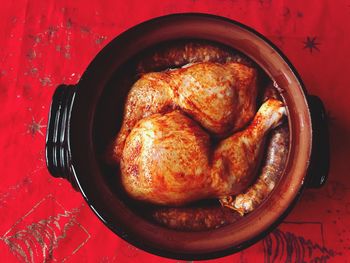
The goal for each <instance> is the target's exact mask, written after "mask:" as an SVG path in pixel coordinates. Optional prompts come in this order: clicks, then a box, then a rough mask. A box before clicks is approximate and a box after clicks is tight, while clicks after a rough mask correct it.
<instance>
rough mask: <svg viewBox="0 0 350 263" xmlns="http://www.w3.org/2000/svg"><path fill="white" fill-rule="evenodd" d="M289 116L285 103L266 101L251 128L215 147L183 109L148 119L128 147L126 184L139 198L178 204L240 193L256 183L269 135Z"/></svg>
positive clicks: (124, 157)
mask: <svg viewBox="0 0 350 263" xmlns="http://www.w3.org/2000/svg"><path fill="white" fill-rule="evenodd" d="M284 113H285V108H284V106H283V104H282V102H280V101H278V100H274V99H270V100H268V101H266V102H265V103H264V104H263V105H262V106H261V107H260V109H259V111H258V112H257V114H256V115H255V117H254V119H253V121H252V123H251V124H250V125H249V126H248V127H247V128H246V129H245V130H243V131H241V132H237V133H235V134H233V135H232V136H230V137H228V138H227V139H224V140H222V141H221V142H220V143H219V144H218V145H217V146H216V147H215V149H211V145H210V140H209V136H208V134H207V133H206V132H205V131H204V130H203V129H202V128H201V127H200V126H199V125H198V124H197V123H196V122H195V121H194V120H192V119H191V118H189V117H187V116H186V115H184V114H183V113H182V112H180V111H172V112H170V113H166V114H164V115H162V114H154V115H152V116H150V117H148V118H144V119H142V120H140V121H139V122H138V123H137V124H136V125H135V127H134V128H133V129H132V131H131V133H130V134H129V136H128V138H127V140H126V143H125V147H124V149H123V153H122V159H121V171H122V183H123V186H124V188H125V190H126V191H127V193H128V194H129V195H130V196H132V197H134V198H135V199H138V200H142V201H147V202H150V203H154V204H162V205H174V206H180V205H184V204H187V203H190V202H193V201H196V200H200V199H205V198H215V197H223V196H228V195H236V194H239V193H241V192H242V191H243V190H244V189H246V188H247V187H248V186H249V184H250V183H251V182H252V180H253V179H254V175H255V170H256V168H257V166H258V165H259V162H258V160H259V156H260V153H261V150H262V148H263V147H262V145H263V141H264V137H265V135H266V133H267V132H268V131H269V130H270V129H271V128H273V127H275V126H276V125H278V124H279V122H280V120H281V118H282V116H283V114H284Z"/></svg>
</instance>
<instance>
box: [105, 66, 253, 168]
mask: <svg viewBox="0 0 350 263" xmlns="http://www.w3.org/2000/svg"><path fill="white" fill-rule="evenodd" d="M256 75H257V73H256V70H255V69H254V68H252V67H249V66H246V65H243V64H239V63H236V62H227V63H224V64H219V63H213V62H203V63H196V64H189V65H186V66H184V67H182V68H179V69H174V70H168V71H163V72H152V73H147V74H144V75H142V76H141V78H140V79H139V80H138V81H137V82H136V83H135V84H134V85H133V87H132V88H131V91H130V92H129V94H128V97H127V100H126V104H125V111H124V119H123V123H122V127H121V130H120V132H119V134H118V136H117V138H116V140H115V141H114V142H113V145H112V147H111V148H112V151H111V152H112V153H111V155H112V158H110V159H112V160H114V161H115V162H116V163H119V161H120V158H121V155H122V152H123V149H124V143H125V140H126V138H127V137H128V135H129V133H130V131H131V130H132V129H133V128H134V126H135V124H136V123H137V122H138V121H140V120H141V119H143V118H145V117H148V116H152V115H154V114H157V113H159V114H165V113H168V112H171V111H174V110H175V109H178V110H181V111H182V112H184V113H185V114H187V115H188V116H189V117H190V118H192V119H194V120H195V121H196V122H198V124H199V125H200V126H201V127H202V128H204V129H205V130H206V131H207V132H209V133H210V134H211V135H213V136H216V137H219V138H222V137H224V136H227V135H229V134H230V133H232V132H234V131H237V130H239V129H241V128H243V127H244V126H245V125H247V123H248V122H249V121H250V120H251V119H252V118H253V116H254V114H255V112H256V94H257V87H256ZM175 115H176V114H175ZM177 115H178V114H177ZM172 117H174V116H173V115H170V117H169V118H172ZM176 118H180V117H176ZM181 118H182V117H181ZM186 123H187V122H186ZM198 129H199V128H198Z"/></svg>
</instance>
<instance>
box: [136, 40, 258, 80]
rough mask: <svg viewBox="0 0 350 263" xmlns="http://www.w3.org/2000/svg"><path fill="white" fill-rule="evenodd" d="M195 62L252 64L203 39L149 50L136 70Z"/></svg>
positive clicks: (150, 69) (239, 55) (141, 70)
mask: <svg viewBox="0 0 350 263" xmlns="http://www.w3.org/2000/svg"><path fill="white" fill-rule="evenodd" d="M197 62H216V63H226V62H237V63H240V64H245V65H248V66H251V65H252V62H251V61H249V60H248V59H247V58H245V57H244V56H242V55H241V54H239V53H237V52H233V51H232V50H228V49H226V48H223V47H222V46H219V45H215V44H213V43H207V42H203V41H191V42H182V43H174V44H170V45H167V46H165V47H163V48H157V50H155V51H153V52H149V53H148V54H146V55H145V56H144V57H143V58H142V60H141V61H140V62H139V63H138V64H137V71H138V72H139V73H145V72H151V71H160V70H164V69H168V68H174V67H181V66H183V65H185V64H188V63H197Z"/></svg>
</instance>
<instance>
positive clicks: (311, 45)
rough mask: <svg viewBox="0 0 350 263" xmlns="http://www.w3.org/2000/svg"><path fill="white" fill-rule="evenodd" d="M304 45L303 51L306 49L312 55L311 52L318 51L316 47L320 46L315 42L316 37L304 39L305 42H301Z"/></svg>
mask: <svg viewBox="0 0 350 263" xmlns="http://www.w3.org/2000/svg"><path fill="white" fill-rule="evenodd" d="M303 43H304V49H306V48H308V49H309V51H310V53H312V51H313V50H317V51H320V50H319V48H318V47H317V46H318V45H320V43H318V42H317V41H316V37H309V36H308V37H306V40H305V41H303Z"/></svg>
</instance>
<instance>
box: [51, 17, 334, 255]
mask: <svg viewBox="0 0 350 263" xmlns="http://www.w3.org/2000/svg"><path fill="white" fill-rule="evenodd" d="M179 39H204V40H210V41H215V42H218V43H222V44H224V45H226V46H229V47H232V48H234V49H236V50H238V51H241V52H242V53H244V54H245V55H247V56H248V57H250V58H251V59H252V60H253V61H255V62H256V63H257V64H258V65H259V66H260V67H261V68H262V69H263V70H264V71H265V72H266V73H267V75H268V76H269V77H270V78H271V79H272V81H273V82H274V83H275V85H278V86H279V87H281V88H283V93H282V96H283V98H284V100H285V104H286V105H287V109H288V120H289V129H290V150H289V156H288V160H287V164H286V167H285V170H284V173H283V175H282V177H281V179H280V182H279V183H278V184H277V185H276V187H275V189H274V190H273V192H272V193H271V194H270V195H269V197H268V198H267V200H265V201H264V202H263V204H261V205H260V206H259V207H258V208H257V209H256V210H255V211H253V212H252V213H250V214H248V215H246V216H245V217H244V219H242V220H238V221H237V222H235V223H233V224H230V225H228V226H225V227H221V228H218V229H215V230H210V231H202V232H181V231H175V230H170V229H167V228H165V227H161V226H159V225H156V224H153V223H152V222H150V221H148V220H146V219H145V218H144V217H142V216H140V215H139V214H137V213H135V211H134V210H133V209H131V208H130V207H129V206H128V203H127V202H125V201H124V199H123V198H121V197H120V196H119V195H118V194H117V193H116V190H115V189H114V187H113V186H112V185H111V181H110V180H109V179H108V178H107V177H106V175H105V169H104V168H103V167H102V166H101V164H100V162H99V159H100V157H99V154H98V153H97V152H98V151H96V148H98V144H99V143H100V142H99V140H98V139H96V134H101V132H99V131H97V130H98V128H96V127H97V125H96V123H100V124H101V123H102V124H103V123H104V124H105V125H106V127H107V128H108V125H111V124H109V123H111V121H110V119H109V117H108V116H110V115H108V114H109V113H107V112H106V115H105V116H106V117H103V116H104V115H103V114H102V115H101V114H97V113H96V112H97V107H98V105H100V104H101V103H102V104H103V103H104V101H103V100H104V99H105V98H106V97H111V96H108V92H107V91H106V90H107V89H108V87H110V86H113V85H112V84H111V81H112V80H113V78H114V76H115V72H117V70H118V69H119V68H120V67H121V66H122V65H123V64H125V63H126V62H127V61H128V60H130V59H131V58H132V57H134V56H135V55H137V54H138V53H140V52H141V51H142V50H144V49H146V48H148V47H152V46H154V45H156V44H158V43H161V42H164V41H172V40H179ZM113 87H114V92H115V96H117V97H116V98H115V101H114V103H115V104H117V106H116V108H109V110H110V112H115V113H114V114H115V115H117V116H116V120H119V121H121V118H122V113H123V112H122V108H123V101H124V98H125V96H126V94H127V92H128V90H127V89H125V88H123V87H122V86H121V87H118V86H115V85H114V86H113ZM106 92H107V95H105V93H106ZM118 94H119V95H118ZM106 104H108V103H106ZM96 116H99V117H96ZM101 116H102V117H101ZM325 121H326V120H325V114H324V108H323V104H322V102H321V101H320V100H319V99H318V98H317V97H315V96H309V95H307V93H306V90H305V89H304V86H303V84H302V82H301V79H300V78H299V77H298V74H297V73H296V71H295V69H294V68H293V66H292V65H291V63H290V62H289V61H288V60H287V58H286V57H285V56H284V55H283V54H282V53H281V52H280V51H279V50H278V49H277V48H276V47H275V46H274V45H273V44H272V43H271V42H269V41H268V40H267V39H266V38H265V37H263V36H262V35H260V34H259V33H257V32H255V31H254V30H252V29H251V28H248V27H246V26H244V25H242V24H240V23H238V22H235V21H232V20H228V19H226V18H222V17H217V16H212V15H204V14H174V15H169V16H164V17H160V18H156V19H152V20H150V21H147V22H145V23H142V24H140V25H137V26H135V27H133V28H131V29H129V30H128V31H126V32H124V33H122V34H121V35H119V36H118V37H116V38H115V39H114V40H113V41H111V42H110V43H109V44H108V45H107V46H106V47H105V48H104V49H103V50H102V51H101V52H100V53H99V54H98V55H97V56H96V58H95V59H94V60H93V61H92V62H91V64H90V65H89V67H88V68H87V70H86V72H85V73H84V75H83V76H82V78H81V80H80V81H79V83H78V84H77V85H74V86H65V85H61V86H59V87H58V88H57V90H56V92H55V94H54V96H53V101H52V105H51V109H50V117H49V124H48V131H47V143H46V157H47V166H48V169H49V171H50V173H51V174H52V175H53V176H55V177H63V178H66V179H68V180H69V181H70V182H71V183H72V185H73V186H74V187H75V189H77V190H79V191H80V192H81V193H82V195H83V196H84V198H85V199H86V201H87V203H88V204H89V206H90V207H91V208H92V210H93V211H94V212H95V214H96V215H97V216H98V217H99V218H100V219H101V220H102V221H103V223H104V224H106V225H107V226H108V227H109V228H110V229H111V230H112V231H113V232H115V233H116V234H117V235H118V236H120V237H121V238H123V239H125V240H127V241H128V242H130V243H131V244H133V245H135V246H136V247H139V248H141V249H144V250H146V251H148V252H151V253H155V254H157V255H161V256H165V257H170V258H177V259H187V260H193V259H208V258H216V257H220V256H224V255H228V254H230V253H234V252H237V251H239V250H241V249H243V248H246V247H247V246H250V245H251V244H253V243H255V242H256V241H258V240H259V239H261V238H262V237H263V236H264V235H266V234H267V233H268V232H269V231H271V230H272V229H273V228H274V227H276V226H277V224H278V223H280V222H281V220H282V219H283V218H284V217H285V216H286V215H287V213H288V212H289V211H290V210H291V208H292V206H293V205H294V204H295V203H296V201H297V200H298V197H299V195H300V193H301V191H302V190H303V188H304V187H305V186H308V187H313V188H315V187H319V186H321V185H322V184H323V183H324V182H325V180H326V177H327V173H328V164H329V161H328V160H329V155H328V154H329V145H328V133H327V125H326V122H325ZM112 124H113V123H112ZM119 125H120V124H119ZM96 129H97V130H96ZM114 129H115V128H114ZM106 130H107V129H106ZM102 134H103V132H102ZM114 176H117V175H115V174H114Z"/></svg>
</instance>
